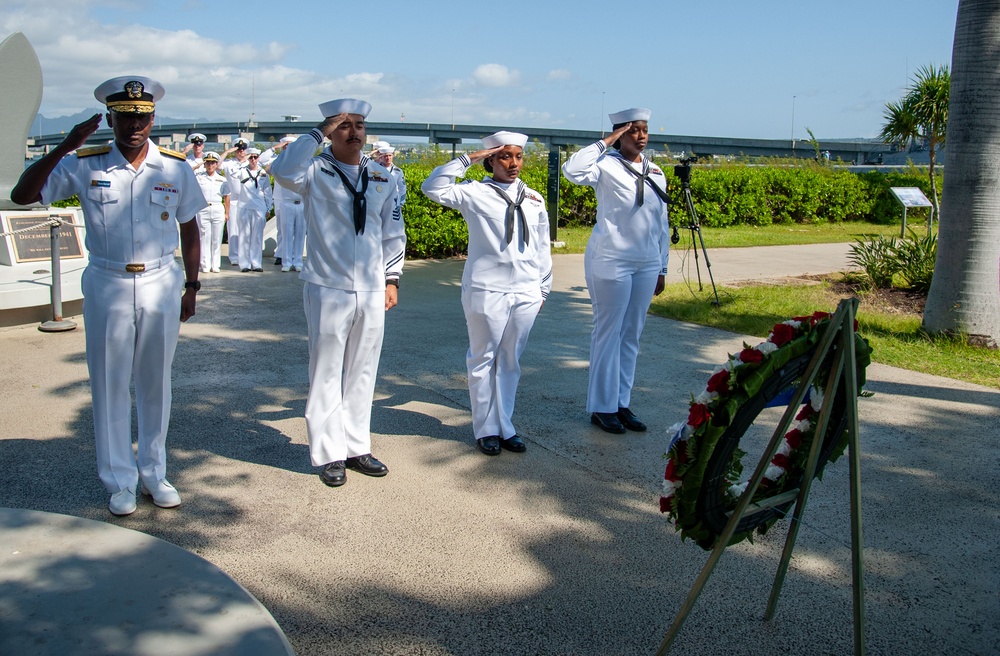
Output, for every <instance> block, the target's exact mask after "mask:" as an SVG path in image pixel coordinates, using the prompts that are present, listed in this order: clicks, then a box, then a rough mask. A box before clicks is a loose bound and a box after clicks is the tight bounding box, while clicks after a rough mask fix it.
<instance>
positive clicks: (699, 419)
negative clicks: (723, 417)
mask: <svg viewBox="0 0 1000 656" xmlns="http://www.w3.org/2000/svg"><path fill="white" fill-rule="evenodd" d="M711 417H712V413H710V412H709V411H708V406H707V405H705V404H704V403H692V404H691V412H689V413H688V422H687V423H688V425H690V426H692V427H693V428H698V427H699V426H701V425H702V424H704V423H705V422H706V421H708V420H709V419H711Z"/></svg>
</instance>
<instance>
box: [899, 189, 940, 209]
mask: <svg viewBox="0 0 1000 656" xmlns="http://www.w3.org/2000/svg"><path fill="white" fill-rule="evenodd" d="M889 191H891V192H892V193H893V195H894V196H895V197H896V198H897V199H898V200H899V202H900V203H902V204H903V207H933V205H931V202H930V201H929V200H927V196H924V192H923V191H922V190H921V189H920V187H889Z"/></svg>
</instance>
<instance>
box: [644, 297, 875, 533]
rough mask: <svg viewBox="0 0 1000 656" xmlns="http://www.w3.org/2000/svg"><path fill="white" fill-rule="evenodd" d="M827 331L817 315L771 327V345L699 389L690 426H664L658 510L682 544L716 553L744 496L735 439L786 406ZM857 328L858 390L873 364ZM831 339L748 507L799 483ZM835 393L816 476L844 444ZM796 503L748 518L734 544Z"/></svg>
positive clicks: (841, 399) (749, 350)
mask: <svg viewBox="0 0 1000 656" xmlns="http://www.w3.org/2000/svg"><path fill="white" fill-rule="evenodd" d="M830 325H831V322H830V315H829V313H826V312H816V313H814V314H812V315H811V316H805V317H794V318H793V319H790V320H788V321H785V322H782V323H779V324H776V325H775V326H774V328H773V329H772V330H771V333H770V335H768V338H767V340H765V341H764V342H761V343H760V344H758V345H757V346H755V347H750V346H748V345H747V344H744V348H743V350H742V351H740V352H739V353H738V354H736V355H732V356H730V358H729V360H728V361H727V362H726V363H725V364H723V365H722V366H720V367H718V368H716V370H715V371H714V372H713V373H712V376H711V377H710V378H709V380H708V384H707V385H706V387H705V390H704V391H703V392H702V393H700V394H699V395H697V396H695V397H693V398H692V400H691V403H690V410H689V413H688V417H687V420H686V421H683V422H679V423H678V424H675V425H674V426H672V427H671V428H670V429H669V434H670V435H671V442H670V445H669V447H668V451H667V454H666V455H665V457H666V458H667V465H666V471H665V473H664V481H663V495H662V496H661V497H660V511H661V512H664V513H667V515H668V517H669V518H670V519H671V520H672V521H673V523H674V526H675V527H676V529H677V530H679V531H680V533H681V537H682V539H686V538H691V539H693V540H695V541H696V542H697V543H698V544H699V545H700V546H702V547H703V548H705V549H712V548H714V547H715V544H716V542H717V540H718V538H719V535H720V534H721V533H722V531H723V530H724V528H725V526H726V523H727V522H728V519H729V515H728V513H729V512H731V511H732V510H733V508H734V507H735V506H736V503H737V501H738V500H739V498H740V496H741V495H742V494H743V492H744V490H745V489H746V486H747V483H748V482H749V481H745V480H742V475H743V464H742V461H741V459H742V457H743V456H744V455H746V454H745V453H744V452H743V451H741V450H740V449H739V440H740V438H741V437H742V436H743V433H744V432H745V431H746V429H747V428H748V427H749V426H750V424H751V423H752V422H753V420H754V419H755V418H756V417H757V415H758V414H759V413H760V411H761V410H763V408H765V407H768V406H770V405H787V403H788V401H787V400H785V397H790V396H791V392H792V391H794V389H795V388H797V387H798V383H799V382H800V381H801V378H802V374H803V373H804V371H805V368H806V366H807V365H808V363H809V361H810V360H811V359H812V357H813V354H814V353H815V351H816V348H817V344H818V342H819V340H820V338H821V337H822V336H823V334H824V333H825V332H826V330H827V329H828V328H829V326H830ZM853 330H854V333H853V334H854V350H855V362H856V364H857V369H856V371H857V378H858V390H860V389H861V387H862V386H863V384H864V380H865V369H866V367H867V366H868V364H869V362H870V361H871V348H870V347H869V345H868V342H867V340H865V339H864V338H863V337H861V336H860V335H858V334H857V324H856V322H855V325H854V326H853ZM836 348H838V346H837V342H836V341H835V342H834V347H833V348H831V350H830V351H829V353H828V354H827V357H825V358H824V360H823V362H822V363H821V365H820V368H819V371H818V374H817V375H816V376H815V379H814V382H813V384H812V386H811V387H810V390H809V394H808V395H807V396H806V397H805V401H804V403H803V405H802V408H801V410H800V411H799V412H798V413H797V415H796V417H795V422H794V423H793V424H792V425H791V428H790V430H789V431H788V432H787V433H786V434H785V436H784V440H783V442H782V443H781V446H780V448H779V449H778V451H777V453H776V454H775V455H774V457H773V458H772V459H771V462H770V466H769V467H768V469H767V471H766V473H765V475H764V479H763V480H762V481H761V483H760V485H759V486H758V488H757V490H756V491H755V493H754V496H753V499H752V502H755V503H756V502H759V501H762V500H764V499H768V498H772V497H775V496H777V495H779V494H781V493H782V492H785V491H786V490H791V489H795V488H797V487H798V486H799V484H800V482H801V479H802V476H803V474H804V469H805V465H806V460H807V457H808V454H809V449H810V445H811V444H812V441H813V439H814V438H815V435H816V424H817V420H818V417H819V411H820V409H821V408H822V406H823V399H824V389H823V385H825V383H826V380H827V377H828V375H829V370H830V367H831V366H832V361H833V355H834V353H835V351H836ZM844 387H845V386H844V385H840V386H838V392H837V395H836V396H837V398H836V399H832V400H831V402H833V403H834V407H833V409H832V413H831V416H830V421H829V424H828V428H827V431H826V434H825V436H824V438H823V444H822V445H821V450H820V457H819V461H818V462H817V465H816V476H817V477H819V476H820V475H821V474H822V471H823V467H824V465H825V464H826V463H827V462H833V461H834V460H836V459H837V458H838V457H839V456H840V455H841V454H842V453H843V452H844V449H845V448H846V446H847V439H848V433H847V424H846V414H845V408H846V396H845V394H844V391H843V390H844ZM793 502H794V500H792V501H785V502H783V503H781V504H778V505H775V506H773V507H770V508H766V509H765V510H764V511H763V512H757V513H754V514H753V515H749V516H745V517H744V518H743V519H742V520H741V522H740V523H739V524H738V525H737V528H736V532H735V533H734V535H733V538H732V540H730V544H736V543H737V542H741V541H742V540H745V539H752V536H753V532H754V531H755V530H756V531H757V532H759V533H764V532H765V531H767V529H768V528H770V526H771V525H772V524H774V522H775V521H777V520H778V518H779V517H780V516H783V515H784V513H785V511H786V510H787V508H789V507H790V506H791V504H792V503H793Z"/></svg>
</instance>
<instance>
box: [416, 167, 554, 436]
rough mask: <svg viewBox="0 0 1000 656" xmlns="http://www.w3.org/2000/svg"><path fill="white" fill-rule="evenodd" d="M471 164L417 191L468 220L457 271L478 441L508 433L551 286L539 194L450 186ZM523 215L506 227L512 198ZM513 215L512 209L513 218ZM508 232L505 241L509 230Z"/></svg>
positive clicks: (510, 186)
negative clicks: (523, 361)
mask: <svg viewBox="0 0 1000 656" xmlns="http://www.w3.org/2000/svg"><path fill="white" fill-rule="evenodd" d="M470 166H472V162H471V161H470V160H469V158H468V156H467V155H462V156H461V157H459V158H457V159H454V160H452V161H450V162H448V163H447V164H443V165H441V166H439V167H437V168H436V169H434V170H433V171H431V174H430V176H428V177H427V179H426V180H424V183H423V185H421V190H422V191H423V192H424V194H425V195H426V196H427V197H428V198H430V199H431V200H433V201H434V202H436V203H440V204H441V205H444V206H446V207H451V208H453V209H456V210H458V211H459V212H461V213H462V217H463V218H464V219H465V222H466V223H467V224H468V226H469V257H468V260H466V263H465V269H464V271H463V273H462V308H463V310H464V311H465V321H466V325H467V327H468V332H469V350H468V353H467V354H466V358H465V362H466V368H467V370H468V376H469V400H470V402H471V405H472V427H473V431H474V433H475V437H476V439H477V440H478V439H480V438H483V437H490V436H499V437H500V438H502V439H505V440H506V439H510V438H512V437H514V436H516V435H517V431H516V430H515V429H514V424H513V420H512V417H513V414H514V397H515V394H516V392H517V384H518V381H519V380H520V377H521V367H520V365H519V360H520V357H521V353H522V352H523V351H524V347H525V345H526V344H527V342H528V333H529V332H530V331H531V327H532V325H533V324H534V322H535V316H536V315H537V314H538V311H539V309H541V306H542V302H543V301H544V300H545V298H547V297H548V295H549V291H550V290H551V289H552V255H551V251H550V245H549V219H548V213H547V212H546V210H545V202H544V200H543V199H542V196H541V194H539V193H538V192H536V191H534V190H532V189H530V188H528V187H527V185H525V184H524V182H523V181H521V180H519V179H518V180H515V181H514V182H513V183H507V184H503V183H499V182H496V181H495V180H493V179H492V178H491V177H486V178H484V179H483V180H482V181H481V182H478V181H466V182H463V183H462V184H455V178H457V177H462V176H464V175H465V174H466V172H467V171H468V170H469V167H470ZM519 196H522V197H523V201H522V203H521V205H520V207H521V210H522V211H523V218H524V221H523V222H521V221H518V220H514V221H513V225H508V223H507V220H506V217H507V215H508V208H509V207H510V205H511V203H516V202H517V199H518V197H519ZM517 214H518V213H514V214H512V215H511V216H512V218H515V219H516V218H520V217H517V216H516V215H517ZM508 234H509V236H510V237H511V239H510V240H509V241H508V239H507V236H508Z"/></svg>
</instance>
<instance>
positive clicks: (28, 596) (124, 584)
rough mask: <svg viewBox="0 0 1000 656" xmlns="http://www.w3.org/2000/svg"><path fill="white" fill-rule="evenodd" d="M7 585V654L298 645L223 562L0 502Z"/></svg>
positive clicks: (269, 655)
mask: <svg viewBox="0 0 1000 656" xmlns="http://www.w3.org/2000/svg"><path fill="white" fill-rule="evenodd" d="M0 590H2V591H3V595H2V597H3V603H2V604H0V654H34V655H35V656H47V655H49V654H51V655H56V654H88V655H89V656H101V655H103V654H108V655H110V654H133V655H135V656H144V655H149V656H172V655H176V656H189V655H190V654H205V655H212V656H227V655H230V654H232V655H233V656H237V655H239V656H242V655H244V654H255V655H256V656H289V655H293V654H294V652H293V651H292V647H291V645H290V644H289V643H288V640H287V639H286V638H285V634H284V633H283V632H282V631H281V629H280V628H279V627H278V624H277V622H275V621H274V618H273V617H271V614H270V613H269V612H268V611H267V609H266V608H264V606H262V605H261V603H260V602H259V601H257V600H256V599H255V598H254V597H253V596H252V595H251V594H250V593H249V592H247V591H246V589H244V588H243V587H242V586H241V585H239V584H238V583H236V582H235V581H233V580H232V579H231V578H230V577H229V576H228V575H226V574H225V573H224V572H223V571H222V570H220V569H219V568H217V567H216V566H215V565H213V564H211V563H210V562H208V561H207V560H205V559H203V558H201V557H199V556H196V555H195V554H193V553H191V552H189V551H185V550H184V549H181V548H180V547H178V546H175V545H173V544H170V543H169V542H165V541H163V540H160V539H158V538H154V537H151V536H149V535H146V534H145V533H140V532H138V531H132V530H129V529H126V528H122V527H120V526H115V525H114V524H107V523H104V522H97V521H94V520H91V519H83V518H80V517H70V516H68V515H58V514H55V513H47V512H39V511H35V510H21V509H14V508H0Z"/></svg>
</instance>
